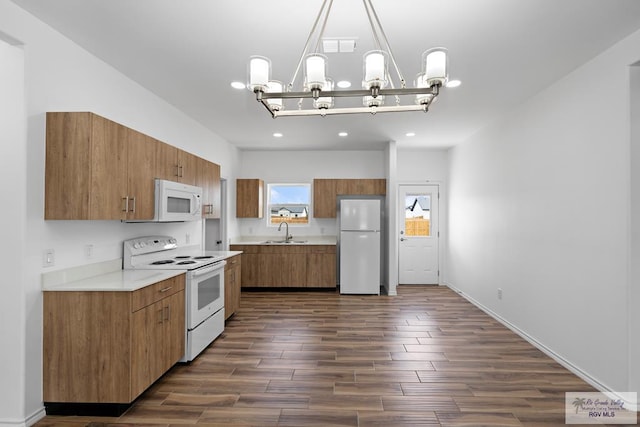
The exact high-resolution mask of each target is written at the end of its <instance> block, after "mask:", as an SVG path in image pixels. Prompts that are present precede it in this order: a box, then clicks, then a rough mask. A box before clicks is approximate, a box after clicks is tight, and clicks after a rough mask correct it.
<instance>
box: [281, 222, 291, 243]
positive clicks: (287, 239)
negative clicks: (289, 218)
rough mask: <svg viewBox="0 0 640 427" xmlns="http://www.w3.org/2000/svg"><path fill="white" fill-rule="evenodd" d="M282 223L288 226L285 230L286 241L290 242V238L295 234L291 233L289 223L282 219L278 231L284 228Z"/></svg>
mask: <svg viewBox="0 0 640 427" xmlns="http://www.w3.org/2000/svg"><path fill="white" fill-rule="evenodd" d="M282 224H284V225H286V226H287V227H286V229H285V232H284V241H285V242H289V240H291V239H292V238H293V236H292V235H290V234H289V223H287V222H286V221H282V222H281V223H280V225H279V226H278V231H280V230H282Z"/></svg>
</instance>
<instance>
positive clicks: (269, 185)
mask: <svg viewBox="0 0 640 427" xmlns="http://www.w3.org/2000/svg"><path fill="white" fill-rule="evenodd" d="M278 186H280V187H305V188H306V189H307V196H308V200H309V202H308V203H272V202H271V189H272V187H278ZM311 202H312V188H311V183H309V182H269V183H267V186H266V203H265V209H266V215H265V217H266V222H267V227H279V226H280V223H281V222H287V224H289V227H310V226H311ZM272 206H292V207H293V206H303V207H305V208H306V210H307V215H306V219H307V221H306V222H304V223H299V222H289V221H287V219H288V217H279V218H282V221H280V222H278V223H273V222H272V221H271V209H272Z"/></svg>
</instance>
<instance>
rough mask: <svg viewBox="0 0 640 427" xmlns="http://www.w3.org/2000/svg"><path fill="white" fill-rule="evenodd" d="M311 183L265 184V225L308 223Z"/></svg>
mask: <svg viewBox="0 0 640 427" xmlns="http://www.w3.org/2000/svg"><path fill="white" fill-rule="evenodd" d="M310 205H311V184H267V225H269V226H278V225H280V223H282V222H286V223H287V224H289V225H291V226H299V225H309V212H310Z"/></svg>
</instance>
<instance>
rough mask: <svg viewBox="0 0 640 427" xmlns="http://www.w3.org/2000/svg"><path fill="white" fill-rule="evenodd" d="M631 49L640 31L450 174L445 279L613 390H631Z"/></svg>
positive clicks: (532, 106) (461, 149)
mask: <svg viewBox="0 0 640 427" xmlns="http://www.w3.org/2000/svg"><path fill="white" fill-rule="evenodd" d="M638 45H640V32H636V33H634V34H633V35H631V36H630V37H628V38H627V39H625V40H623V41H621V42H620V43H618V44H617V45H615V46H614V47H612V48H611V49H609V50H607V51H606V52H604V53H602V54H601V55H599V56H598V57H596V58H594V59H593V60H591V61H590V62H588V63H587V64H585V65H583V66H582V67H580V68H578V69H577V70H575V71H574V72H572V73H571V74H569V75H568V76H566V77H565V78H563V79H561V80H560V81H558V82H557V83H556V84H554V85H553V86H551V87H548V88H546V89H545V90H544V91H542V92H541V93H539V94H538V95H537V96H535V97H534V98H532V99H531V100H530V101H528V102H527V103H525V104H524V105H521V106H519V107H517V108H514V109H513V110H512V112H511V113H510V114H509V115H508V116H506V117H504V118H503V119H502V120H500V121H499V122H497V123H495V124H494V125H493V126H491V127H489V128H487V129H485V130H483V131H481V132H479V133H477V134H476V135H474V136H473V137H471V138H470V139H469V140H468V141H466V142H465V143H464V144H461V145H459V146H457V147H455V148H454V149H452V151H451V163H450V178H449V209H450V218H449V219H450V227H449V229H450V238H449V248H448V259H449V261H448V262H449V266H450V268H449V270H448V276H447V280H448V281H449V283H450V284H451V285H453V286H454V287H455V288H458V289H460V290H461V291H463V292H464V293H465V294H466V295H468V296H469V297H470V298H472V299H473V300H475V301H477V302H478V303H479V304H481V305H483V306H484V307H486V308H487V309H489V310H491V311H493V312H494V313H495V314H497V315H498V316H500V317H502V318H503V319H505V320H506V321H507V322H510V323H511V324H512V325H514V326H515V327H517V328H519V329H520V330H521V331H524V333H526V334H528V335H529V336H530V337H532V338H533V339H535V340H537V341H538V342H539V343H541V344H542V345H544V346H546V347H547V348H548V349H550V350H551V351H552V352H554V353H555V354H556V355H557V356H559V357H561V358H564V359H565V360H566V361H568V362H569V363H570V364H572V365H573V366H574V367H575V368H577V369H579V370H582V371H583V372H584V373H586V374H587V375H588V376H589V377H590V379H591V380H592V381H593V382H597V383H599V384H600V386H601V387H605V388H608V389H610V390H615V391H635V390H627V388H628V386H629V384H628V382H629V369H628V366H629V363H631V361H629V360H628V344H629V336H628V327H627V326H628V325H629V323H630V321H631V320H630V319H631V318H630V314H629V313H628V306H627V291H628V288H629V286H630V277H629V274H628V262H629V251H628V236H629V232H630V230H629V191H630V184H629V173H630V171H629V167H630V165H629V129H630V123H629V69H628V66H629V65H630V64H631V63H633V62H635V61H637V60H638V56H640V53H638V50H637V46H638ZM636 166H637V165H636ZM497 288H502V289H503V291H504V292H503V295H504V296H503V300H498V299H497ZM635 289H637V287H636V288H635ZM635 310H637V306H636V307H635ZM636 330H637V329H636ZM633 339H635V340H637V335H636V337H634V338H633ZM637 361H638V359H636V360H635V361H633V363H637Z"/></svg>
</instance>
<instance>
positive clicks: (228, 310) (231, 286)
mask: <svg viewBox="0 0 640 427" xmlns="http://www.w3.org/2000/svg"><path fill="white" fill-rule="evenodd" d="M241 256H242V255H234V256H232V257H230V258H227V264H226V265H225V266H224V318H225V319H228V318H229V317H231V316H232V315H233V313H235V312H236V310H237V309H238V308H240V286H241V280H242V259H241Z"/></svg>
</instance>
